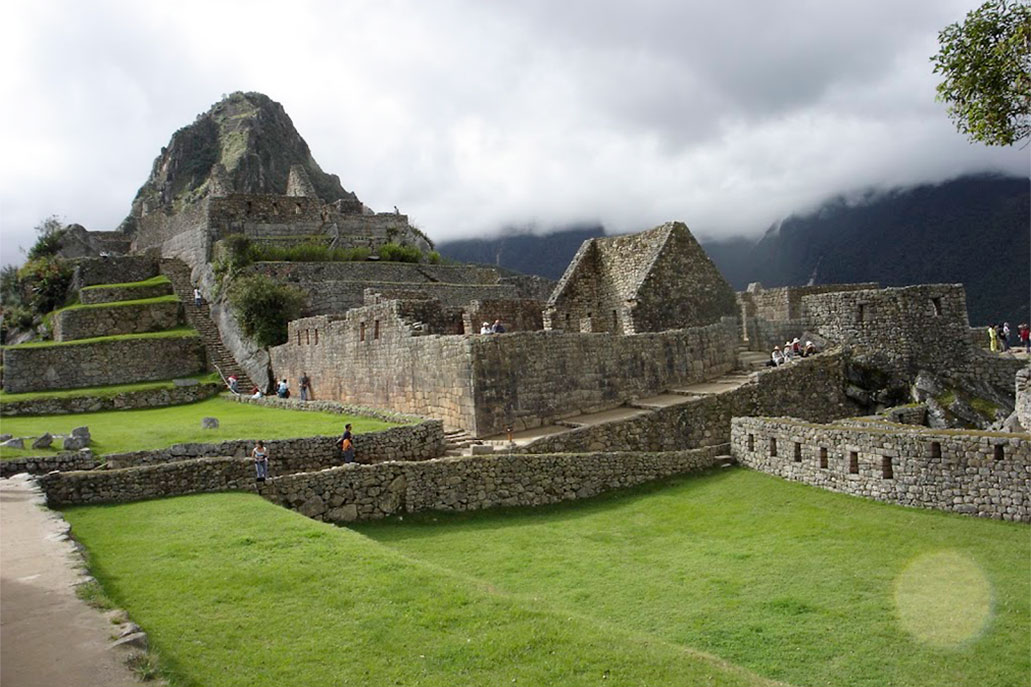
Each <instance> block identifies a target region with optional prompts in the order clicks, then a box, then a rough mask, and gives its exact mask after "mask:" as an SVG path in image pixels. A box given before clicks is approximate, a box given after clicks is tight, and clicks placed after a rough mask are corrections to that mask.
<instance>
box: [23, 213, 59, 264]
mask: <svg viewBox="0 0 1031 687" xmlns="http://www.w3.org/2000/svg"><path fill="white" fill-rule="evenodd" d="M35 229H36V233H37V234H39V238H37V239H36V243H34V244H33V246H32V248H29V253H28V258H29V260H35V259H37V258H46V257H51V256H54V255H57V252H58V251H59V250H61V241H62V239H64V234H65V228H64V224H63V223H62V222H61V219H60V218H59V217H58V216H57V215H50V216H49V217H47V218H46V219H44V220H43V221H42V222H40V223H39V224H37V225H36V227H35Z"/></svg>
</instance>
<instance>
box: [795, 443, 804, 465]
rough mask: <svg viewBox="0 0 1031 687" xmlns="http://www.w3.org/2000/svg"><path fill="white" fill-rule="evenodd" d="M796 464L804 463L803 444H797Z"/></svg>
mask: <svg viewBox="0 0 1031 687" xmlns="http://www.w3.org/2000/svg"><path fill="white" fill-rule="evenodd" d="M795 462H796V463H801V462H802V444H800V443H798V442H797V441H796V442H795Z"/></svg>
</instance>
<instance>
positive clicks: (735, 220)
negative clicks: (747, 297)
mask: <svg viewBox="0 0 1031 687" xmlns="http://www.w3.org/2000/svg"><path fill="white" fill-rule="evenodd" d="M974 6H975V3H974V2H972V1H971V2H964V1H962V0H950V1H948V2H936V3H903V4H901V5H899V4H898V3H894V2H891V3H889V2H887V0H868V1H866V2H858V1H850V2H835V3H816V2H806V1H803V0H794V1H788V2H781V3H762V2H756V1H749V2H745V1H743V0H740V1H738V2H728V3H719V4H715V5H714V4H709V5H704V6H702V5H698V4H697V3H683V2H677V1H676V0H669V1H660V0H648V1H647V2H636V3H632V4H631V3H623V2H614V1H610V2H602V1H600V0H594V1H591V2H587V1H586V0H576V1H570V2H563V3H553V2H544V1H543V0H527V1H524V2H520V3H505V4H502V3H479V2H473V1H472V0H468V1H466V0H448V1H442V2H434V3H420V2H415V1H414V0H413V1H412V2H399V1H398V2H346V3H336V2H304V3H294V4H291V5H290V7H289V9H288V8H287V7H286V6H285V5H283V4H282V3H272V2H246V3H243V2H241V3H230V2H215V1H211V0H208V1H207V2H199V1H197V0H188V1H184V2H178V3H175V4H168V3H163V4H162V3H157V4H155V3H135V2H128V1H125V2H116V1H114V0H108V1H106V2H91V3H73V2H62V1H59V0H36V1H34V2H32V3H18V4H15V5H11V6H10V7H9V8H8V12H7V14H8V15H9V16H8V17H6V20H5V22H4V24H3V26H2V28H0V59H3V63H4V64H5V65H7V66H6V67H5V69H4V70H3V72H2V73H0V98H2V99H3V101H4V102H5V104H6V106H5V108H4V109H3V114H2V115H0V116H2V118H3V121H2V122H0V148H2V150H3V151H4V155H3V156H0V238H2V241H0V259H2V260H3V261H4V262H10V261H16V260H19V259H20V255H18V254H17V252H16V251H15V250H14V247H15V246H17V245H18V244H21V245H26V246H27V245H28V244H29V243H31V241H32V239H33V237H32V235H31V227H32V226H33V225H34V224H35V223H36V222H37V221H38V220H39V219H41V218H42V217H44V216H46V215H49V214H51V213H57V214H59V215H62V216H63V217H64V218H65V219H66V220H68V221H78V222H80V223H82V224H84V225H86V226H87V227H88V228H91V229H111V228H114V227H115V226H116V225H117V224H118V222H119V221H120V220H121V219H122V218H123V217H124V215H125V214H126V212H127V211H128V208H129V204H130V202H131V200H132V197H133V195H134V194H135V192H136V189H137V188H138V187H139V186H140V184H142V182H143V181H144V179H145V178H146V176H147V174H148V173H149V171H150V165H151V163H152V161H153V159H154V157H155V156H156V155H157V154H158V151H159V149H160V147H161V146H162V145H164V144H165V143H166V142H167V141H168V139H169V138H170V136H171V134H172V132H173V131H174V130H175V129H177V128H179V127H181V126H183V125H185V124H188V123H190V122H191V121H192V120H193V118H194V117H195V116H196V114H198V113H200V112H202V111H204V110H206V109H207V108H208V107H209V106H210V105H211V104H212V103H213V102H214V101H215V100H217V99H218V98H219V96H220V95H221V94H222V93H225V92H230V91H234V90H257V91H261V92H264V93H266V94H268V95H269V96H271V97H272V98H274V99H276V100H278V101H280V102H282V103H283V105H284V107H285V108H286V111H287V112H288V113H289V114H290V116H291V117H292V118H293V120H294V123H295V125H296V126H297V128H298V130H299V131H300V133H301V135H302V136H304V137H305V139H306V140H307V141H308V143H309V145H310V146H311V149H312V151H313V154H314V155H315V158H316V159H317V160H318V162H319V163H320V165H321V166H322V168H323V169H325V170H326V171H328V172H333V173H336V174H339V175H340V177H341V180H342V181H343V184H344V186H345V188H348V189H349V190H352V191H354V192H355V193H357V194H358V196H359V197H360V198H362V200H364V201H365V202H366V203H367V204H368V205H370V206H372V207H374V208H378V209H389V208H391V207H393V206H394V205H398V206H399V207H401V208H402V210H403V211H405V212H407V213H408V214H409V215H410V216H411V218H412V220H413V221H414V222H415V223H417V224H419V225H420V226H421V227H422V228H423V229H424V230H426V231H427V232H428V233H429V234H430V235H431V236H433V237H434V238H437V239H438V240H439V239H446V238H455V237H459V236H473V235H476V236H481V235H484V234H486V233H490V232H492V231H497V230H499V229H500V228H501V227H504V226H511V225H524V224H529V223H536V224H537V226H540V227H542V228H547V227H552V226H559V225H562V224H565V223H570V222H576V221H600V222H603V223H604V224H605V225H606V226H607V227H609V228H610V230H631V229H638V228H643V227H647V226H650V225H653V224H656V223H658V222H661V221H664V220H666V219H670V218H677V219H683V220H685V221H686V222H687V223H688V224H689V225H690V226H691V227H692V228H693V229H695V230H696V231H697V232H699V233H703V234H707V235H720V234H730V233H735V234H743V233H755V232H758V231H761V230H762V229H764V228H765V227H766V226H767V225H768V224H770V223H771V222H772V221H774V220H776V219H777V218H779V217H782V216H784V215H786V214H789V213H791V212H792V211H795V210H800V209H804V208H806V207H811V206H813V205H814V204H816V203H818V202H820V201H821V200H822V199H824V198H826V197H827V196H829V195H832V194H835V193H838V192H848V191H851V190H855V189H861V188H866V187H887V186H893V185H906V184H914V183H920V182H927V181H940V180H944V179H946V178H949V177H951V176H955V175H958V174H962V173H965V172H973V171H982V170H988V169H998V170H1005V171H1009V172H1012V173H1019V174H1027V171H1028V161H1027V151H1026V150H1024V151H1019V150H1014V149H1003V150H1000V149H987V148H984V147H981V146H977V145H970V144H968V143H967V142H966V141H965V139H963V138H962V137H961V136H960V135H959V134H958V133H956V132H955V130H954V128H953V127H952V125H951V123H950V122H949V121H948V119H947V118H946V116H945V113H944V108H943V106H941V105H940V104H938V103H935V102H934V85H935V78H934V75H933V74H931V72H930V69H931V66H930V63H929V60H928V57H929V55H931V54H932V53H933V52H934V51H935V47H936V44H935V38H936V35H937V31H938V30H939V29H940V28H942V27H943V26H944V25H945V24H947V23H949V22H952V21H956V20H959V19H961V18H962V17H963V16H964V15H965V13H966V12H967V11H968V10H970V9H973V7H974Z"/></svg>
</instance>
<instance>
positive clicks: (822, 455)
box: [820, 447, 827, 470]
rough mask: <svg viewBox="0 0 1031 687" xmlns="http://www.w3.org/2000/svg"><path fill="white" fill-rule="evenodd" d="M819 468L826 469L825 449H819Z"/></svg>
mask: <svg viewBox="0 0 1031 687" xmlns="http://www.w3.org/2000/svg"><path fill="white" fill-rule="evenodd" d="M820 467H821V468H822V469H824V470H826V469H827V449H826V448H822V447H821V448H820Z"/></svg>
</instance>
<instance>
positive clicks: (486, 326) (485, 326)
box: [480, 322, 494, 334]
mask: <svg viewBox="0 0 1031 687" xmlns="http://www.w3.org/2000/svg"><path fill="white" fill-rule="evenodd" d="M493 333H494V332H493V331H491V328H490V322H484V323H483V326H482V327H480V334H493Z"/></svg>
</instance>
